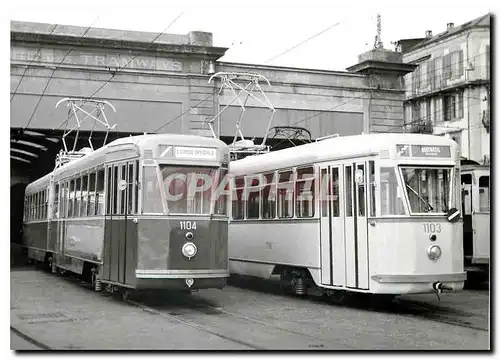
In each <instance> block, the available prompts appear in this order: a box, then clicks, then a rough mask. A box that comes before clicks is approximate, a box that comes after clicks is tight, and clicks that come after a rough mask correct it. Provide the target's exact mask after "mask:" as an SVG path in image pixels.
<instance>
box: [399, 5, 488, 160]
mask: <svg viewBox="0 0 500 360" xmlns="http://www.w3.org/2000/svg"><path fill="white" fill-rule="evenodd" d="M490 17H491V15H490V14H487V15H484V16H482V17H479V18H477V19H474V20H472V21H469V22H467V23H465V24H462V25H460V26H454V24H453V23H448V24H447V29H446V31H445V32H443V33H440V34H438V35H435V36H433V35H432V32H431V31H427V32H426V37H425V38H421V39H407V40H400V41H399V42H398V43H397V46H398V47H399V51H401V52H402V53H403V61H404V62H405V63H409V64H414V65H417V68H416V69H415V70H414V71H413V72H412V73H409V74H407V75H406V76H404V85H405V93H406V95H405V101H404V117H405V120H404V121H405V127H406V131H411V132H426V133H433V134H435V135H445V134H447V135H449V136H450V137H451V138H453V139H454V140H455V141H456V142H457V143H458V144H459V145H460V146H461V152H462V157H463V158H465V159H468V160H473V161H475V162H478V163H480V164H489V158H490V125H489V124H490V72H491V71H490Z"/></svg>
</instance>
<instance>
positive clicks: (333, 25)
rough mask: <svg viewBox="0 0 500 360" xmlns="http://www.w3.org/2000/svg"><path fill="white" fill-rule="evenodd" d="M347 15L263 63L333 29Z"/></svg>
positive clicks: (265, 62)
mask: <svg viewBox="0 0 500 360" xmlns="http://www.w3.org/2000/svg"><path fill="white" fill-rule="evenodd" d="M349 17H350V16H347V17H346V18H344V19H343V20H341V21H338V22H336V23H334V24H332V25H330V26H329V27H327V28H326V29H324V30H321V31H320V32H318V33H316V34H314V35H312V36H310V37H308V38H307V39H305V40H303V41H301V42H299V43H298V44H296V45H294V46H292V47H291V48H289V49H287V50H285V51H283V52H281V53H279V54H278V55H275V56H273V57H271V58H269V59H268V60H266V61H264V64H267V63H269V62H271V61H273V60H276V59H277V58H279V57H281V56H283V55H285V54H287V53H289V52H290V51H292V50H295V49H296V48H298V47H299V46H302V45H304V44H305V43H307V42H309V41H311V40H312V39H314V38H316V37H318V36H320V35H323V34H324V33H326V32H328V31H330V30H331V29H333V28H334V27H336V26H338V25H340V24H342V23H343V22H345V20H346V19H348V18H349Z"/></svg>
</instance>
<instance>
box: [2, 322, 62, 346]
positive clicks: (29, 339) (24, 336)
mask: <svg viewBox="0 0 500 360" xmlns="http://www.w3.org/2000/svg"><path fill="white" fill-rule="evenodd" d="M10 331H12V332H13V333H14V334H16V335H17V336H19V337H20V338H22V339H23V340H26V341H27V342H29V343H30V344H32V345H34V346H36V347H37V348H39V349H40V350H52V348H51V347H50V346H48V345H46V344H44V343H42V342H40V341H38V340H36V339H35V338H33V337H32V336H30V335H28V334H26V333H24V332H22V331H21V330H19V329H17V328H16V327H14V326H12V325H11V326H10ZM13 350H15V349H13ZM16 351H18V350H16Z"/></svg>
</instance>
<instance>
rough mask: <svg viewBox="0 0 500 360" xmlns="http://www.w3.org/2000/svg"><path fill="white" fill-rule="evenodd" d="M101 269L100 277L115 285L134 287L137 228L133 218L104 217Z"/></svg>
mask: <svg viewBox="0 0 500 360" xmlns="http://www.w3.org/2000/svg"><path fill="white" fill-rule="evenodd" d="M103 225H104V226H103V229H104V231H103V237H104V243H103V252H102V253H103V261H102V262H103V268H102V273H101V277H102V279H103V280H107V281H110V282H113V283H117V284H125V285H128V286H130V287H136V285H137V283H136V279H135V269H136V267H137V252H138V242H137V234H138V226H137V223H135V222H134V218H132V217H129V218H127V220H125V218H124V217H123V216H119V217H106V220H105V222H104V224H103Z"/></svg>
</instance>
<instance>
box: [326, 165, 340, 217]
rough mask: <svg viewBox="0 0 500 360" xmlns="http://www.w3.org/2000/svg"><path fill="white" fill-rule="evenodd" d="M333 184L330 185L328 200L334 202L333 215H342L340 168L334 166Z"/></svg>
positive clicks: (332, 170)
mask: <svg viewBox="0 0 500 360" xmlns="http://www.w3.org/2000/svg"><path fill="white" fill-rule="evenodd" d="M329 179H330V181H331V184H329V186H328V195H329V196H328V200H329V201H331V202H332V217H340V192H339V189H340V168H339V167H338V166H332V167H331V172H330V178H329Z"/></svg>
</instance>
